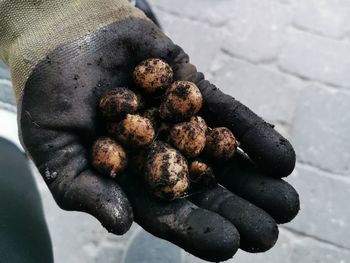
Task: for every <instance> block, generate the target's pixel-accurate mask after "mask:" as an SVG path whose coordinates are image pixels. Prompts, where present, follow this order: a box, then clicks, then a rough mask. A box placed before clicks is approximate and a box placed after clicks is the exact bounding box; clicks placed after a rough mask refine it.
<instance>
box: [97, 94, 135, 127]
mask: <svg viewBox="0 0 350 263" xmlns="http://www.w3.org/2000/svg"><path fill="white" fill-rule="evenodd" d="M99 107H100V110H101V113H102V115H103V116H104V117H105V118H106V119H108V120H113V121H118V120H121V119H122V118H124V117H125V115H126V114H132V113H135V112H136V111H137V110H138V108H139V99H138V98H137V96H136V94H135V93H134V92H133V91H131V90H130V89H128V88H115V89H113V90H111V91H109V92H108V93H106V94H104V95H103V96H102V97H101V99H100V103H99Z"/></svg>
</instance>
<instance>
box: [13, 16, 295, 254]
mask: <svg viewBox="0 0 350 263" xmlns="http://www.w3.org/2000/svg"><path fill="white" fill-rule="evenodd" d="M198 48H200V47H198ZM150 57H157V58H162V59H164V60H165V61H167V62H168V63H169V64H170V65H171V66H172V67H173V70H174V72H175V79H179V80H180V79H181V80H190V81H193V82H194V83H196V84H197V85H198V87H199V88H200V90H201V91H202V94H203V97H204V107H203V111H202V113H201V114H202V116H203V117H204V118H205V119H207V120H208V121H209V124H210V125H212V126H225V127H228V128H229V129H231V130H232V132H233V133H234V134H235V135H236V137H237V138H238V140H239V141H240V143H241V147H242V149H243V150H244V151H246V153H247V154H248V155H249V156H250V158H251V159H252V160H253V162H254V164H253V162H251V161H250V160H249V159H248V158H247V157H246V156H244V155H242V154H237V155H236V156H235V157H234V158H233V160H232V161H229V162H228V163H227V165H225V166H224V167H221V168H220V169H218V170H217V171H216V173H217V176H218V180H219V182H220V183H221V184H222V186H217V187H215V188H214V189H211V190H208V191H204V192H202V193H199V194H196V195H193V196H191V197H190V198H189V199H181V200H177V201H174V202H171V203H168V202H162V201H158V200H156V199H154V198H153V197H151V196H150V195H149V194H148V193H147V192H146V190H145V188H144V186H143V185H142V182H141V181H140V180H139V178H137V177H136V176H134V175H133V174H131V173H125V174H122V175H120V176H119V177H118V179H117V181H118V183H117V182H116V181H115V180H113V179H111V178H107V177H104V176H101V175H99V174H97V173H96V172H95V171H94V170H93V169H92V167H91V165H90V160H89V159H90V149H91V146H92V143H93V141H94V139H96V138H97V136H98V134H99V132H100V127H101V126H102V124H101V123H100V122H99V118H98V117H99V116H98V102H99V99H100V96H101V95H102V94H103V93H105V92H106V91H108V90H109V89H111V88H115V87H131V86H132V85H133V80H132V72H133V69H134V67H135V66H136V65H137V64H138V63H139V62H141V61H142V60H144V59H147V58H150ZM262 103H264V102H262ZM18 112H19V114H20V116H19V124H20V132H21V137H22V141H23V144H24V146H25V148H26V150H27V151H28V152H29V153H30V155H31V157H32V158H33V160H34V162H35V164H36V165H37V167H38V168H39V170H40V172H41V174H42V175H43V177H44V179H45V181H46V183H47V185H48V187H49V188H50V190H51V192H52V194H53V196H54V197H55V199H56V201H57V203H58V205H59V206H60V207H61V208H63V209H66V210H76V211H83V212H87V213H89V214H91V215H93V216H94V217H96V218H97V219H98V220H99V221H100V222H101V223H102V225H103V226H104V227H105V228H106V229H107V230H108V231H110V232H112V233H115V234H123V233H125V232H126V231H127V230H128V229H129V227H130V225H131V224H132V222H133V219H135V221H136V222H137V223H138V224H140V225H141V226H142V227H143V228H144V229H145V230H147V231H149V232H150V233H152V234H154V235H155V236H158V237H160V238H163V239H166V240H169V241H170V242H172V243H174V244H176V245H177V246H180V247H182V248H183V249H185V250H186V251H188V252H189V253H192V254H193V255H195V256H197V257H200V258H202V259H205V260H209V261H222V260H226V259H229V258H231V257H232V256H233V255H234V254H235V252H236V251H237V249H238V248H239V247H240V248H242V249H243V250H246V251H249V252H262V251H266V250H268V249H269V248H271V247H272V246H273V245H274V244H275V242H276V240H277V237H278V228H277V223H285V222H288V221H290V220H291V219H293V218H294V217H295V215H296V214H297V212H298V210H299V200H298V194H297V193H296V191H295V190H294V189H293V188H292V187H291V186H290V185H289V184H288V183H286V182H284V181H283V180H281V179H280V178H281V177H284V176H287V175H288V174H290V173H291V172H292V170H293V168H294V164H295V154H294V151H293V148H292V146H291V145H290V144H289V142H288V141H287V140H286V139H284V138H283V137H282V136H281V135H280V134H278V133H277V132H276V131H275V130H274V129H273V128H272V127H271V126H270V125H269V124H267V123H266V122H264V121H263V120H262V119H261V118H259V117H258V116H257V115H255V114H254V113H253V112H251V111H250V110H249V109H248V108H247V107H245V106H243V105H242V104H241V103H239V102H238V101H236V100H235V99H234V98H232V97H230V96H228V95H225V94H223V93H222V92H221V91H220V90H219V89H217V88H216V87H215V86H214V85H212V84H210V83H209V82H208V81H206V80H205V79H204V77H203V75H202V74H201V73H198V72H197V71H196V68H195V67H194V66H193V65H191V64H190V63H189V58H188V56H187V55H186V54H185V53H184V52H183V50H182V49H181V48H180V47H178V46H176V45H175V44H173V43H172V41H171V40H170V39H169V38H168V37H166V36H165V35H164V34H163V33H162V32H161V31H160V30H159V29H158V28H157V27H156V26H155V25H154V24H153V23H151V22H149V21H147V20H144V19H137V18H130V19H126V20H124V21H121V22H117V23H114V24H110V25H108V26H105V27H103V28H101V29H99V30H98V31H97V32H95V33H92V34H91V36H89V37H88V38H83V39H79V40H77V41H72V42H70V43H67V44H64V45H62V46H60V47H58V48H57V49H55V50H54V51H53V52H51V53H50V54H49V55H48V56H47V57H46V58H45V59H44V60H43V61H41V62H40V63H39V64H38V65H37V66H36V68H35V70H34V71H33V72H32V74H31V75H30V77H29V79H28V81H27V82H26V85H25V89H24V93H23V96H22V99H21V101H20V104H19V111H18Z"/></svg>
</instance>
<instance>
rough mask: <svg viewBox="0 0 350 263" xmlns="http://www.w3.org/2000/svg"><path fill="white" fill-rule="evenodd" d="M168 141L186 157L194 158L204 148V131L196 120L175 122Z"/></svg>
mask: <svg viewBox="0 0 350 263" xmlns="http://www.w3.org/2000/svg"><path fill="white" fill-rule="evenodd" d="M169 139H170V143H171V144H172V145H173V146H174V147H175V148H176V149H178V150H179V151H180V152H181V153H182V154H184V155H185V156H186V157H188V158H194V157H197V156H198V155H200V154H201V152H202V151H203V150H204V147H205V142H206V136H205V132H204V131H203V129H202V128H201V126H199V124H198V123H196V122H184V123H179V124H176V125H175V126H174V127H173V128H172V129H171V131H170V136H169Z"/></svg>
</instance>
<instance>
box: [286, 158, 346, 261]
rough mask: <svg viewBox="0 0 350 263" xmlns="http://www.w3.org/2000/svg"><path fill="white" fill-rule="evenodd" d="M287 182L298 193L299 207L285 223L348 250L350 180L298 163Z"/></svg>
mask: <svg viewBox="0 0 350 263" xmlns="http://www.w3.org/2000/svg"><path fill="white" fill-rule="evenodd" d="M288 181H289V182H290V183H291V184H292V185H293V186H294V187H295V189H296V190H297V191H298V192H299V195H300V203H301V210H300V213H299V215H298V216H297V217H296V219H295V220H294V221H292V222H291V223H289V224H287V225H286V226H287V227H289V228H292V229H294V230H296V231H299V232H302V233H305V234H307V235H311V236H314V237H316V238H318V239H322V240H326V241H327V242H331V243H334V244H337V245H338V246H342V247H346V248H348V249H350V239H349V235H348V234H349V233H350V221H349V218H350V207H349V206H348V204H347V201H346V200H348V199H349V195H350V180H349V178H346V180H344V179H342V178H340V179H337V178H334V177H333V176H332V175H330V174H328V173H323V172H320V171H317V170H315V169H314V168H310V167H308V166H305V165H298V166H297V169H296V171H295V172H294V174H293V175H291V176H290V177H289V179H288ZM348 260H350V257H349V258H348Z"/></svg>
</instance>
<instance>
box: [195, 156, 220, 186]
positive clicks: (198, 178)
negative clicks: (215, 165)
mask: <svg viewBox="0 0 350 263" xmlns="http://www.w3.org/2000/svg"><path fill="white" fill-rule="evenodd" d="M189 173H190V181H191V182H193V183H196V184H200V185H204V186H213V185H216V179H215V175H214V172H213V169H212V168H211V166H210V165H209V164H207V163H205V162H204V161H202V160H200V159H196V160H194V161H193V162H191V164H190V166H189Z"/></svg>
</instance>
